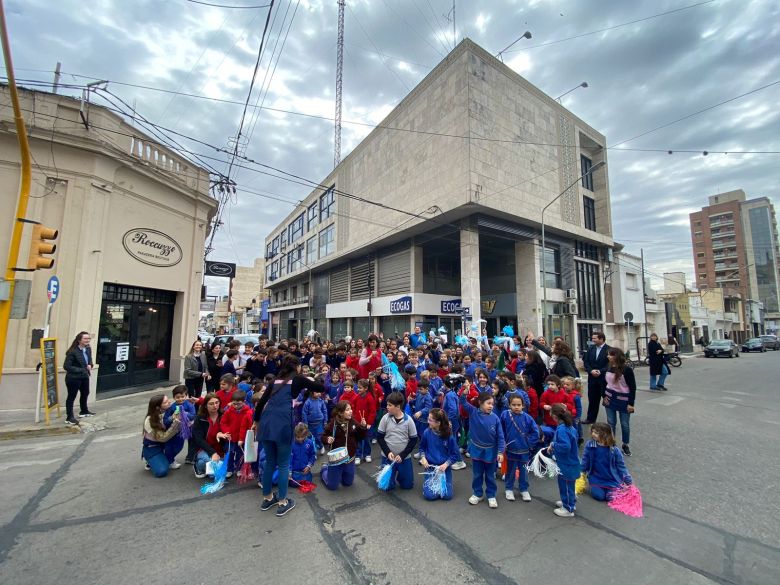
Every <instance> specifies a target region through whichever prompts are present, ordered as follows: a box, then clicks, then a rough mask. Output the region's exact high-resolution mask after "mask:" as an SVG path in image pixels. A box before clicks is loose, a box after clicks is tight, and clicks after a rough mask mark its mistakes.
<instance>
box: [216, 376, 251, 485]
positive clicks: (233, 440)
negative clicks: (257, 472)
mask: <svg viewBox="0 0 780 585" xmlns="http://www.w3.org/2000/svg"><path fill="white" fill-rule="evenodd" d="M220 383H221V382H220ZM245 401H246V392H244V391H243V390H236V391H235V392H233V396H232V397H231V401H230V404H229V405H228V407H227V408H226V409H225V412H224V413H222V418H221V419H220V421H219V430H220V431H221V432H222V434H224V435H225V438H226V439H227V440H228V442H229V443H230V445H229V447H228V448H227V449H225V453H226V454H227V452H228V450H229V451H230V455H229V456H228V461H227V464H228V470H227V477H232V476H233V472H234V471H237V470H236V466H237V465H238V462H239V461H241V459H242V458H243V456H244V451H243V448H244V437H246V432H247V431H248V430H249V429H250V428H252V423H253V422H254V421H253V420H252V409H251V408H249V407H248V406H247V404H246V402H245Z"/></svg>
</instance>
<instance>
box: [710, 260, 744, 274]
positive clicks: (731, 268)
mask: <svg viewBox="0 0 780 585" xmlns="http://www.w3.org/2000/svg"><path fill="white" fill-rule="evenodd" d="M724 270H728V271H730V272H735V271H738V270H739V264H718V263H717V262H716V263H715V272H722V271H724Z"/></svg>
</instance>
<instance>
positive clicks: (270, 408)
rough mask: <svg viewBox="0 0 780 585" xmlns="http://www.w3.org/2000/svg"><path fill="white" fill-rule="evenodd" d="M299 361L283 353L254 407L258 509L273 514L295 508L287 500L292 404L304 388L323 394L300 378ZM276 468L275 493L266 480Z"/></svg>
mask: <svg viewBox="0 0 780 585" xmlns="http://www.w3.org/2000/svg"><path fill="white" fill-rule="evenodd" d="M300 372H301V361H300V360H299V359H298V357H296V356H294V355H292V354H287V355H286V356H284V358H283V359H282V362H281V366H280V368H279V371H278V373H277V375H276V379H275V380H274V382H273V384H272V385H271V387H270V388H268V389H267V390H266V391H265V392H264V393H263V396H262V398H260V402H258V404H257V407H256V408H255V417H254V420H255V427H256V428H257V432H258V438H259V440H260V442H261V443H262V445H263V450H264V451H265V466H264V467H263V478H264V480H265V481H263V503H262V504H261V505H260V509H261V510H263V511H265V510H270V509H271V508H272V507H274V506H277V509H276V515H277V516H284V515H285V514H286V513H287V512H289V511H290V510H292V509H293V508H294V507H295V500H293V499H292V498H288V497H287V488H288V481H289V476H290V451H291V449H292V441H293V411H292V401H293V398H296V397H297V396H298V394H300V393H301V391H303V390H304V389H306V390H309V391H310V392H324V391H325V387H324V386H323V385H322V384H319V383H318V382H315V381H314V380H312V379H310V378H306V377H305V376H302V375H300ZM277 467H278V468H279V494H278V495H277V494H275V493H273V482H271V481H269V478H271V477H272V476H273V474H274V471H275V470H276V468H277Z"/></svg>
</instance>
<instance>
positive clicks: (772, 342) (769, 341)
mask: <svg viewBox="0 0 780 585" xmlns="http://www.w3.org/2000/svg"><path fill="white" fill-rule="evenodd" d="M761 341H762V342H764V347H765V348H767V349H771V350H772V351H777V350H778V349H780V339H777V335H762V336H761Z"/></svg>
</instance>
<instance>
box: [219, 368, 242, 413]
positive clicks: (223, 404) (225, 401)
mask: <svg viewBox="0 0 780 585" xmlns="http://www.w3.org/2000/svg"><path fill="white" fill-rule="evenodd" d="M236 390H237V388H236V378H235V376H233V374H223V375H222V377H220V379H219V390H218V391H217V393H216V395H217V398H219V411H220V412H224V411H225V409H226V408H227V407H228V405H229V404H230V401H231V400H233V392H235V391H236Z"/></svg>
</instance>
